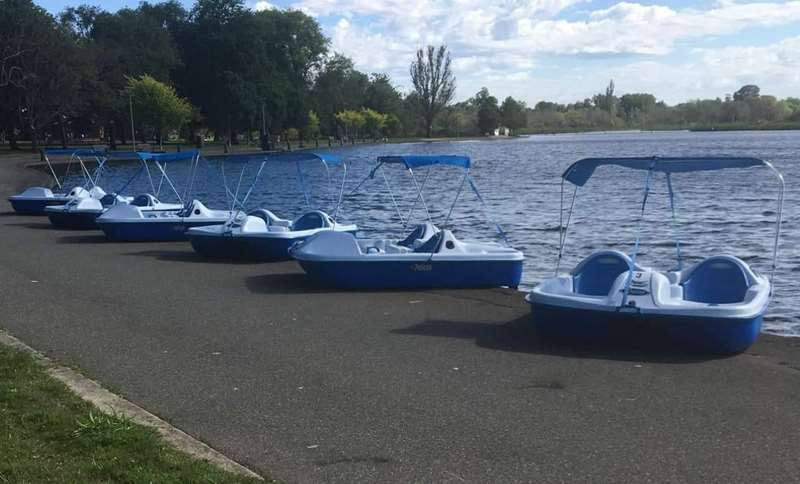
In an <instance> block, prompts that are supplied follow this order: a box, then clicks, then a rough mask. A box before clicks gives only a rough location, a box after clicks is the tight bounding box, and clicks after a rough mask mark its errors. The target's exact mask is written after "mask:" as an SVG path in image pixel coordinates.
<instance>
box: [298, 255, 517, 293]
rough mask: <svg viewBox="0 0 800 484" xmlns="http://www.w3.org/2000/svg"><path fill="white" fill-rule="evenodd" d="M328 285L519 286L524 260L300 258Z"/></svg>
mask: <svg viewBox="0 0 800 484" xmlns="http://www.w3.org/2000/svg"><path fill="white" fill-rule="evenodd" d="M298 262H299V263H300V265H301V266H302V267H303V270H305V271H306V273H307V274H308V275H309V277H311V278H312V279H314V280H316V281H317V282H320V283H322V284H325V285H329V286H334V287H337V288H344V289H445V288H447V289H450V288H452V289H460V288H479V287H501V286H508V287H517V286H519V281H520V278H521V277H522V261H490V262H487V261H439V262H429V263H427V262H424V263H415V262H404V261H381V262H360V261H347V262H316V261H298Z"/></svg>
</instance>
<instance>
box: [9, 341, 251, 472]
mask: <svg viewBox="0 0 800 484" xmlns="http://www.w3.org/2000/svg"><path fill="white" fill-rule="evenodd" d="M12 482H13V483H20V484H22V483H49V482H52V483H64V482H75V483H78V482H80V483H109V482H114V483H156V482H157V483H242V484H244V483H251V484H252V483H258V482H262V481H258V480H255V479H251V478H247V477H243V476H238V475H235V474H231V473H228V472H226V471H223V470H222V469H219V468H217V467H215V466H213V465H211V464H209V463H207V462H205V461H199V460H196V459H193V458H191V457H189V456H188V455H186V454H183V453H181V452H179V451H177V450H175V449H173V448H171V447H169V446H167V444H166V443H164V442H163V441H162V440H161V438H160V437H159V436H158V434H157V433H156V432H155V431H154V430H152V429H150V428H146V427H143V426H141V425H138V424H136V423H133V422H131V421H130V419H128V418H126V417H125V416H122V415H116V414H108V413H104V412H101V411H99V410H98V409H97V408H96V407H93V406H92V405H91V404H89V403H87V402H85V401H83V400H81V399H80V398H79V397H77V396H76V395H75V394H73V393H71V392H70V391H69V390H68V389H67V388H66V387H65V386H64V385H63V384H61V383H60V382H58V381H56V380H54V379H53V378H51V377H50V376H49V375H47V373H45V371H44V369H43V368H42V367H41V366H40V365H39V364H38V363H37V362H36V361H34V359H33V358H32V357H31V356H30V355H28V354H27V353H23V352H21V351H19V350H16V349H12V348H9V347H5V346H0V483H3V484H4V483H12Z"/></svg>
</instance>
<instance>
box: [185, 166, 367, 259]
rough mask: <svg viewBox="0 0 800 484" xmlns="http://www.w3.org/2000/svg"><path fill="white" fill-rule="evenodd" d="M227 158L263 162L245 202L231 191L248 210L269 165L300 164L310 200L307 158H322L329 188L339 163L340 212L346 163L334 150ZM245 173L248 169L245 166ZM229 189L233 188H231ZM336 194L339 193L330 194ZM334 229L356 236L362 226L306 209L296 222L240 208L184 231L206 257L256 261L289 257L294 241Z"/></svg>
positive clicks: (302, 186) (304, 189)
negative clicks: (231, 214)
mask: <svg viewBox="0 0 800 484" xmlns="http://www.w3.org/2000/svg"><path fill="white" fill-rule="evenodd" d="M226 159H232V160H242V161H245V162H248V161H251V160H258V161H261V165H260V167H259V169H258V172H257V173H256V175H255V177H254V179H253V182H252V184H251V186H250V188H249V189H248V190H247V193H246V194H245V196H244V198H243V200H241V201H239V200H238V199H237V198H238V187H237V189H236V191H235V192H233V193H232V195H233V200H234V206H235V205H236V204H237V203H238V205H239V206H240V207H241V208H244V207H245V205H246V203H247V199H248V198H249V196H250V195H251V193H253V190H254V189H255V187H256V185H257V183H258V180H259V177H260V176H261V173H262V172H263V170H264V167H265V166H268V165H271V164H273V163H285V162H291V163H294V164H295V165H296V168H297V173H298V176H299V179H298V182H299V188H300V189H301V191H302V194H303V196H304V198H305V200H306V204H308V203H309V200H310V198H311V197H310V194H309V190H308V189H307V185H306V183H305V182H304V176H303V170H302V168H301V166H302V164H303V162H308V161H312V162H319V163H321V164H322V166H323V168H324V169H325V172H326V173H327V175H328V186H329V187H330V186H332V185H331V177H330V168H331V167H332V166H333V167H337V168H341V169H342V180H341V184H340V187H341V188H340V190H339V193H338V198H337V199H335V201H336V200H338V201H337V202H336V203H337V204H336V209H335V210H336V212H337V213H338V209H339V203H341V199H342V195H343V190H344V186H345V181H346V179H347V164H346V163H345V162H344V160H342V159H341V158H339V157H338V156H336V155H333V154H330V153H315V152H311V151H305V152H294V153H280V154H273V155H268V156H266V157H264V156H263V155H234V156H229V157H226ZM242 174H244V168H243V169H242ZM228 191H229V192H230V190H228ZM332 195H335V194H332ZM232 208H233V207H232ZM326 230H333V231H338V232H349V233H353V234H355V233H356V231H357V230H358V227H357V226H356V225H350V224H338V223H336V221H335V220H334V218H333V217H331V216H330V215H328V214H327V213H326V212H324V211H322V210H308V211H307V212H306V213H304V214H302V215H301V216H300V217H298V218H296V219H294V220H287V219H282V218H279V217H278V216H276V215H275V214H274V213H273V212H272V211H270V210H267V209H263V208H261V209H256V210H252V211H250V212H249V213H245V212H244V211H241V212H237V213H236V216H235V217H233V218H231V219H230V220H228V221H227V222H225V223H224V224H222V225H207V226H204V227H195V228H191V229H189V230H188V231H187V232H186V235H187V236H188V237H189V240H190V241H191V243H192V247H193V248H194V250H195V251H196V252H197V253H199V254H201V255H203V256H205V257H208V258H218V259H228V260H231V259H239V260H251V261H256V262H271V261H282V260H289V259H291V256H290V255H289V251H288V250H289V247H291V246H292V245H293V244H294V243H296V242H299V241H302V240H305V239H306V238H308V237H310V236H312V235H314V234H316V233H319V232H321V231H326Z"/></svg>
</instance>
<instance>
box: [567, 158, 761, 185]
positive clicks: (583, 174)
mask: <svg viewBox="0 0 800 484" xmlns="http://www.w3.org/2000/svg"><path fill="white" fill-rule="evenodd" d="M603 165H617V166H622V167H624V168H632V169H634V170H653V171H660V172H663V173H679V172H690V171H707V170H725V169H728V168H747V167H750V166H769V165H768V164H767V162H765V161H764V160H759V159H758V158H737V157H696V156H693V157H674V158H659V157H651V158H584V159H582V160H579V161H576V162H575V163H573V164H572V165H570V167H569V168H567V170H566V171H565V172H564V174H563V175H561V177H562V178H564V179H565V180H567V181H568V182H570V183H572V184H573V185H577V186H579V187H582V186H583V185H585V184H586V182H587V181H588V180H589V178H591V177H592V174H593V173H594V170H595V169H596V168H597V167H599V166H603Z"/></svg>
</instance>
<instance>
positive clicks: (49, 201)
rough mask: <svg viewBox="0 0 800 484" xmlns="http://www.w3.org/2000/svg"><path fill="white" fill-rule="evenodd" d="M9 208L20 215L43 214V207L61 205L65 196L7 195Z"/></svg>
mask: <svg viewBox="0 0 800 484" xmlns="http://www.w3.org/2000/svg"><path fill="white" fill-rule="evenodd" d="M8 201H9V202H10V203H11V208H13V209H14V211H15V212H17V213H18V214H20V215H45V211H44V209H45V208H46V207H50V206H53V205H63V204H64V203H65V201H66V199H65V198H44V199H42V198H40V199H35V198H29V199H24V198H14V197H9V199H8Z"/></svg>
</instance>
